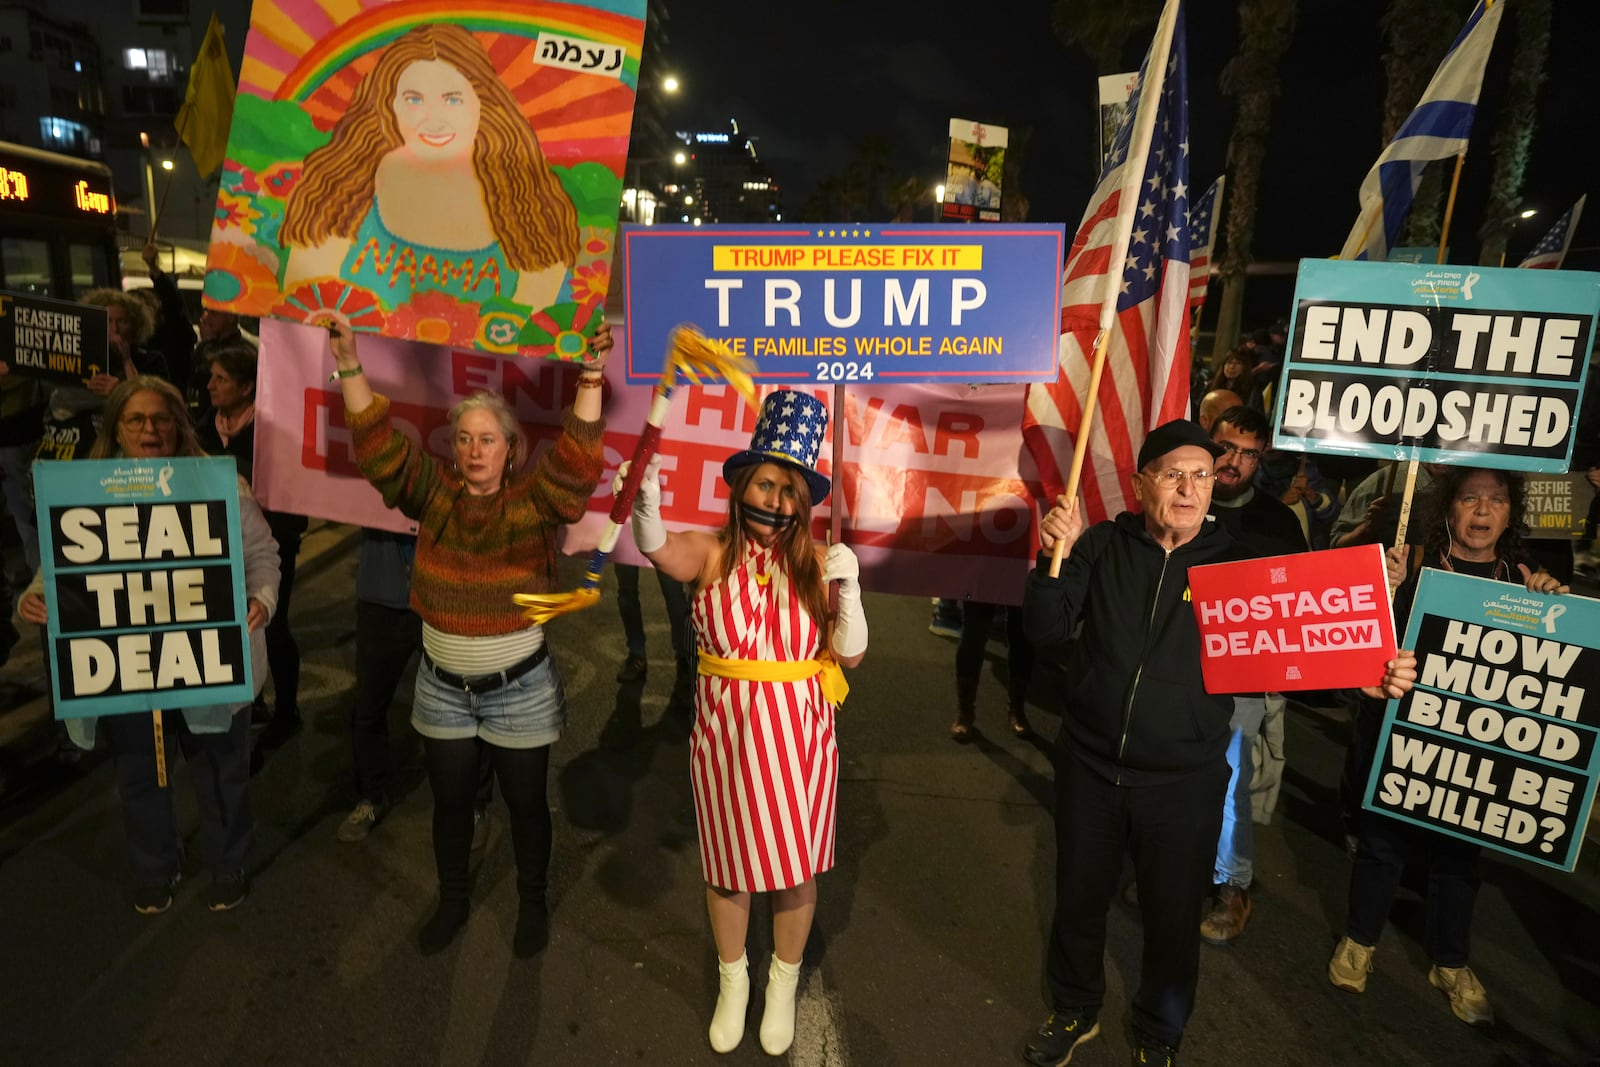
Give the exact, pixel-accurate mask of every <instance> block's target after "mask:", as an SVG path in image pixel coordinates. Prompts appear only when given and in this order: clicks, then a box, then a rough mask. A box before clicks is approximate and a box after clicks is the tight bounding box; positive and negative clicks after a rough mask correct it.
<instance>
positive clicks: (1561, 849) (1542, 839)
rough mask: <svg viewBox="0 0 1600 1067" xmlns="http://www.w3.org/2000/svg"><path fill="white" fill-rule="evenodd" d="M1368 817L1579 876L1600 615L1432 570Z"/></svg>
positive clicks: (1595, 723)
mask: <svg viewBox="0 0 1600 1067" xmlns="http://www.w3.org/2000/svg"><path fill="white" fill-rule="evenodd" d="M1402 644H1403V645H1404V646H1405V647H1406V648H1411V649H1415V650H1416V653H1417V661H1418V677H1417V684H1416V687H1415V688H1414V689H1413V690H1412V691H1411V692H1410V693H1408V694H1406V696H1405V697H1404V698H1403V699H1401V700H1391V701H1389V705H1388V709H1387V712H1386V714H1385V716H1384V721H1383V727H1382V730H1381V732H1380V733H1379V735H1378V747H1377V749H1376V758H1375V759H1374V760H1373V764H1372V774H1371V777H1370V778H1369V779H1368V781H1367V791H1366V801H1365V803H1366V807H1368V808H1369V809H1371V810H1373V811H1378V812H1382V813H1383V814H1385V815H1391V816H1393V817H1394V818H1396V819H1401V820H1403V821H1405V822H1409V823H1413V824H1415V825H1417V826H1422V827H1426V828H1427V829H1430V830H1436V831H1438V832H1440V833H1443V834H1449V835H1450V836H1452V837H1459V838H1461V839H1463V840H1466V841H1471V842H1473V843H1475V844H1480V845H1483V846H1485V847H1487V848H1493V849H1498V850H1499V851H1501V852H1506V853H1509V854H1511V855H1514V856H1521V857H1523V858H1524V859H1529V860H1533V861H1534V862H1536V863H1542V864H1546V865H1548V866H1551V867H1559V868H1560V869H1562V870H1566V871H1570V870H1572V869H1573V867H1574V866H1575V865H1576V863H1577V861H1578V849H1579V848H1580V847H1581V846H1582V844H1583V835H1584V828H1585V827H1586V826H1587V825H1588V820H1589V809H1590V807H1591V806H1592V805H1593V803H1594V793H1595V781H1596V778H1597V776H1600V746H1597V745H1596V743H1595V735H1596V734H1597V733H1600V702H1597V701H1595V700H1594V699H1591V698H1590V697H1589V696H1588V694H1589V693H1591V692H1594V691H1595V690H1596V688H1597V687H1600V603H1597V602H1596V601H1593V600H1590V599H1588V598H1587V597H1578V596H1570V595H1568V596H1554V595H1552V596H1544V595H1540V594H1536V593H1529V592H1527V591H1526V590H1525V589H1522V588H1521V587H1519V586H1515V585H1511V584H1510V583H1507V582H1492V581H1489V580H1487V579H1484V578H1471V577H1467V576H1465V575H1460V574H1450V573H1447V572H1445V571H1439V570H1431V569H1430V570H1425V571H1423V572H1422V576H1421V579H1420V581H1419V582H1418V585H1417V596H1416V601H1415V603H1414V604H1413V606H1412V609H1411V622H1410V625H1409V626H1408V627H1407V628H1406V636H1405V640H1404V641H1403V642H1402Z"/></svg>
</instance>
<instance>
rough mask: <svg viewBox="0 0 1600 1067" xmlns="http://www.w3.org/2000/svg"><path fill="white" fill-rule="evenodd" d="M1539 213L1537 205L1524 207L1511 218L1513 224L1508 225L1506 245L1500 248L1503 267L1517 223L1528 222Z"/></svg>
mask: <svg viewBox="0 0 1600 1067" xmlns="http://www.w3.org/2000/svg"><path fill="white" fill-rule="evenodd" d="M1538 213H1539V209H1538V208H1536V207H1530V208H1524V209H1523V210H1522V211H1521V212H1519V213H1518V214H1517V217H1516V218H1514V219H1512V220H1511V225H1510V226H1507V227H1506V246H1505V247H1504V248H1501V249H1500V265H1501V266H1502V267H1503V266H1505V265H1506V252H1508V251H1509V250H1510V246H1511V238H1512V237H1514V236H1515V235H1516V232H1517V224H1518V223H1520V222H1527V221H1528V220H1529V219H1531V218H1533V217H1534V216H1535V215H1537V214H1538Z"/></svg>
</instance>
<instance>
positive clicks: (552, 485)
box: [529, 408, 606, 523]
mask: <svg viewBox="0 0 1600 1067" xmlns="http://www.w3.org/2000/svg"><path fill="white" fill-rule="evenodd" d="M605 429H606V424H605V420H604V419H596V420H595V421H594V422H585V421H583V420H582V419H580V418H578V417H577V416H575V415H573V413H572V409H571V408H567V409H566V410H565V411H563V412H562V413H561V436H560V437H558V438H556V444H555V447H554V448H552V449H550V450H549V451H547V452H546V453H545V454H544V455H543V456H541V457H540V458H539V462H538V464H537V466H535V467H534V471H533V477H532V484H531V485H530V487H529V495H530V497H531V498H532V500H533V503H534V506H535V507H537V508H538V509H539V510H540V512H542V513H543V514H546V515H551V516H554V517H556V518H557V519H559V520H560V521H561V522H562V523H573V522H577V521H578V520H579V519H581V518H583V516H584V514H585V513H586V512H587V511H588V508H589V497H590V496H591V495H593V493H594V490H595V486H597V485H599V484H600V475H601V474H602V473H604V471H605V460H604V458H603V457H602V455H601V447H600V446H601V441H602V439H603V438H604V436H605Z"/></svg>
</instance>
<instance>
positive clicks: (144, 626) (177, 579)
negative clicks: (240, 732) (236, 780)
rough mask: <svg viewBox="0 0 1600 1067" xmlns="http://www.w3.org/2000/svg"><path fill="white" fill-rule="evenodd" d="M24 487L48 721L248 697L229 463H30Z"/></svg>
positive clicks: (235, 487) (235, 502) (233, 474)
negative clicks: (37, 576) (42, 610)
mask: <svg viewBox="0 0 1600 1067" xmlns="http://www.w3.org/2000/svg"><path fill="white" fill-rule="evenodd" d="M34 480H35V490H36V495H37V506H38V520H39V531H40V540H41V542H42V546H41V547H42V548H43V550H44V551H43V552H42V553H41V555H42V556H43V561H44V579H45V599H46V603H47V605H48V606H49V609H50V625H49V631H48V640H49V650H50V661H51V665H52V668H53V669H52V678H51V683H52V696H53V697H54V703H55V712H56V717H57V718H59V719H69V718H83V717H88V716H97V715H114V714H118V713H127V712H136V711H150V710H154V709H157V708H181V707H194V706H203V705H208V704H219V703H225V702H229V701H241V702H242V701H246V700H249V699H250V696H251V694H252V693H253V692H254V690H253V688H252V686H251V677H250V655H249V639H248V634H247V616H248V611H249V607H248V602H247V600H246V596H245V589H244V561H243V557H242V552H241V537H240V531H239V483H238V474H237V469H236V467H235V465H234V463H233V462H232V461H231V460H229V459H226V458H224V459H211V458H193V459H189V458H175V459H116V460H95V461H89V460H78V461H75V462H71V463H52V462H41V463H40V464H38V466H37V467H36V469H35V476H34Z"/></svg>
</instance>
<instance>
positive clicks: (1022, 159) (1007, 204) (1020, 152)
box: [1000, 126, 1033, 222]
mask: <svg viewBox="0 0 1600 1067" xmlns="http://www.w3.org/2000/svg"><path fill="white" fill-rule="evenodd" d="M1032 144H1033V127H1032V126H1021V127H1011V129H1010V132H1009V133H1008V135H1007V139H1006V159H1005V163H1003V164H1002V165H1001V168H1000V170H1001V179H1000V221H1001V222H1027V221H1028V208H1029V207H1030V206H1031V205H1030V204H1029V203H1028V197H1027V194H1026V193H1024V192H1023V191H1022V167H1023V164H1024V163H1026V162H1027V160H1028V148H1029V146H1030V145H1032Z"/></svg>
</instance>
